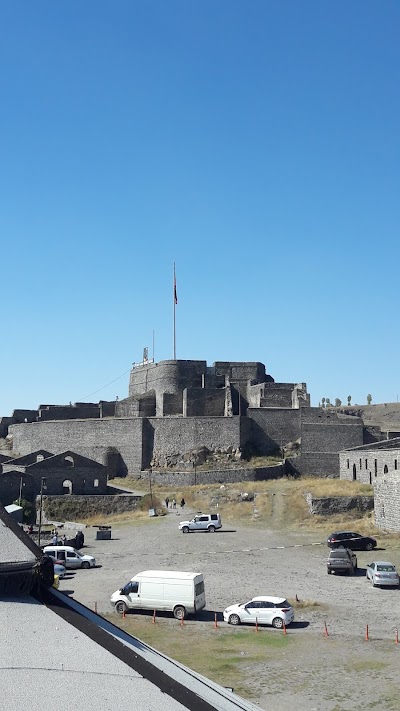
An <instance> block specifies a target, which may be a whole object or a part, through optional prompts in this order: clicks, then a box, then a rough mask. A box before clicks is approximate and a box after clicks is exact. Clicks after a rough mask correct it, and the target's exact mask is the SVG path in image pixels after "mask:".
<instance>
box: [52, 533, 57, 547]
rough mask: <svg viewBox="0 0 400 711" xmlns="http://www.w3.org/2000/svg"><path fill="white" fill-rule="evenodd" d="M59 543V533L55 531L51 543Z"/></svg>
mask: <svg viewBox="0 0 400 711" xmlns="http://www.w3.org/2000/svg"><path fill="white" fill-rule="evenodd" d="M57 544H58V538H57V534H56V533H55V534H54V536H53V538H52V539H51V545H52V546H56V545H57Z"/></svg>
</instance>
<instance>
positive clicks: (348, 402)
mask: <svg viewBox="0 0 400 711" xmlns="http://www.w3.org/2000/svg"><path fill="white" fill-rule="evenodd" d="M347 404H348V405H351V395H348V396H347Z"/></svg>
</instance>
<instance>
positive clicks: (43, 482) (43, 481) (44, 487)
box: [38, 476, 47, 548]
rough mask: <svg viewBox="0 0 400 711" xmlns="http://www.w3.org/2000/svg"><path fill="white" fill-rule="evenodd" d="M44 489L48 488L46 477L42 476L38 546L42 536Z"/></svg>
mask: <svg viewBox="0 0 400 711" xmlns="http://www.w3.org/2000/svg"><path fill="white" fill-rule="evenodd" d="M43 489H47V484H46V477H44V476H42V478H41V481H40V502H39V531H38V546H39V548H40V541H41V536H42V515H43Z"/></svg>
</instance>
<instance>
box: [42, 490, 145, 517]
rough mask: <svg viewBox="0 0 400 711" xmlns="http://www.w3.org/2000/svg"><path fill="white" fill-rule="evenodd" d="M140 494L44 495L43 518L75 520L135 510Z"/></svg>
mask: <svg viewBox="0 0 400 711" xmlns="http://www.w3.org/2000/svg"><path fill="white" fill-rule="evenodd" d="M141 499H142V497H141V496H132V495H131V494H126V495H124V494H120V495H118V496H74V495H73V494H72V495H71V496H70V495H66V496H46V497H43V512H44V516H43V518H44V520H49V521H68V520H69V521H76V519H87V518H89V517H90V516H98V515H104V517H105V523H106V517H107V515H110V514H118V513H124V512H125V511H135V510H136V509H137V507H138V503H139V502H140V501H141Z"/></svg>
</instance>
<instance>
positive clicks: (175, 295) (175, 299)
mask: <svg viewBox="0 0 400 711" xmlns="http://www.w3.org/2000/svg"><path fill="white" fill-rule="evenodd" d="M177 303H178V295H177V293H176V275H175V264H174V304H175V305H176V304H177Z"/></svg>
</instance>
